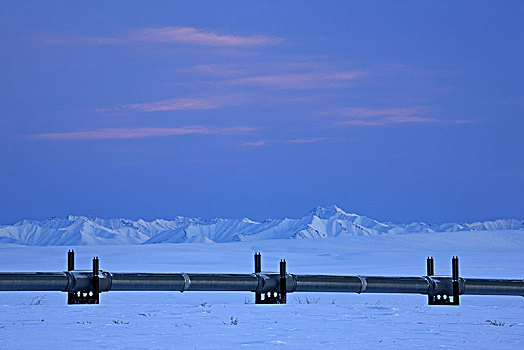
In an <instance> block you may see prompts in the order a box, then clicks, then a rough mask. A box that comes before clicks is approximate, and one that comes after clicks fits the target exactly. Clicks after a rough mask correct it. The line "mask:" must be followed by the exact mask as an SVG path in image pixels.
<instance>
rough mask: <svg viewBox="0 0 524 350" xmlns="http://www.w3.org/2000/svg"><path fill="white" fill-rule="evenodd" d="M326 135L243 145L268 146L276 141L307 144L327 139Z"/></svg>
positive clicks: (253, 142) (261, 141)
mask: <svg viewBox="0 0 524 350" xmlns="http://www.w3.org/2000/svg"><path fill="white" fill-rule="evenodd" d="M326 140H327V138H326V137H316V138H304V139H290V140H260V141H251V142H244V143H243V144H242V146H243V147H261V146H267V145H270V144H275V143H280V144H283V143H294V144H306V143H315V142H322V141H326Z"/></svg>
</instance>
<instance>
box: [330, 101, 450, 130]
mask: <svg viewBox="0 0 524 350" xmlns="http://www.w3.org/2000/svg"><path fill="white" fill-rule="evenodd" d="M430 112H432V109H431V108H429V107H423V106H414V107H403V108H362V107H358V108H354V107H351V108H342V109H338V110H332V111H326V112H322V114H327V115H336V116H337V117H342V118H343V119H344V120H342V121H338V122H337V123H336V124H338V125H353V126H384V125H393V124H406V123H439V122H441V120H439V119H437V118H434V117H430V116H427V114H429V113H430Z"/></svg>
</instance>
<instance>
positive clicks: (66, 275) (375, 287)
mask: <svg viewBox="0 0 524 350" xmlns="http://www.w3.org/2000/svg"><path fill="white" fill-rule="evenodd" d="M99 278H100V281H99V289H100V292H108V291H179V292H184V291H244V292H256V293H266V292H270V291H275V290H279V286H280V274H278V273H254V274H203V273H109V272H107V271H100V273H99ZM92 279H93V273H92V271H67V272H28V273H10V272H8V273H0V291H62V292H77V291H85V290H91V289H92V288H93V285H92ZM285 281H286V290H287V292H288V293H293V292H324V293H327V292H337V293H415V294H428V295H437V294H449V295H451V294H452V293H453V287H452V285H453V284H452V278H451V277H438V276H424V277H383V276H331V275H293V274H286V278H285ZM459 291H460V294H467V295H518V296H524V280H499V279H479V278H459Z"/></svg>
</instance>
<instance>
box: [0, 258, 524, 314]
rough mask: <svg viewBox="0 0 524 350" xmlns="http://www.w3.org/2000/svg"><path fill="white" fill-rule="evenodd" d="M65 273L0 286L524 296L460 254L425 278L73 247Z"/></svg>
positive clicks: (20, 277) (516, 282) (276, 300)
mask: <svg viewBox="0 0 524 350" xmlns="http://www.w3.org/2000/svg"><path fill="white" fill-rule="evenodd" d="M67 261H68V264H67V267H68V268H67V271H64V272H21V273H19V272H0V291H59V292H65V293H68V304H98V303H99V301H100V293H104V292H109V291H178V292H185V291H209V292H211V291H236V292H253V293H255V304H285V303H286V299H287V294H288V293H297V292H309V293H320V292H322V293H332V292H333V293H359V294H360V293H408V294H422V295H427V296H428V304H429V305H459V297H460V295H513V296H524V280H521V279H512V280H510V279H481V278H463V277H460V276H459V260H458V257H453V259H452V275H451V277H449V276H436V275H435V271H434V259H433V258H432V257H429V258H428V259H427V261H426V264H427V265H426V268H427V274H426V276H421V277H389V276H335V275H298V274H290V273H288V272H287V270H286V261H285V260H281V261H280V271H279V272H263V271H262V256H261V254H260V253H255V259H254V262H255V264H254V265H255V266H254V273H252V274H206V273H110V272H107V271H103V270H100V267H99V259H98V257H95V258H94V259H93V268H92V270H75V261H74V251H72V250H70V251H69V252H68V259H67Z"/></svg>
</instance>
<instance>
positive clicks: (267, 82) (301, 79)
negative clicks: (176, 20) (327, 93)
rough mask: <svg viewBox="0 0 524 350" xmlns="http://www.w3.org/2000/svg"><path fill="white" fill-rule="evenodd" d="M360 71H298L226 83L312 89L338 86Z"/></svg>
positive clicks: (351, 78) (227, 83)
mask: <svg viewBox="0 0 524 350" xmlns="http://www.w3.org/2000/svg"><path fill="white" fill-rule="evenodd" d="M358 75H359V73H358V72H338V73H297V74H283V75H265V76H253V77H247V78H239V79H233V80H229V81H226V82H224V84H226V85H244V86H276V87H281V88H288V89H311V88H318V87H337V86H340V83H341V82H344V81H349V80H353V79H355V78H356V77H357V76H358Z"/></svg>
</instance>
